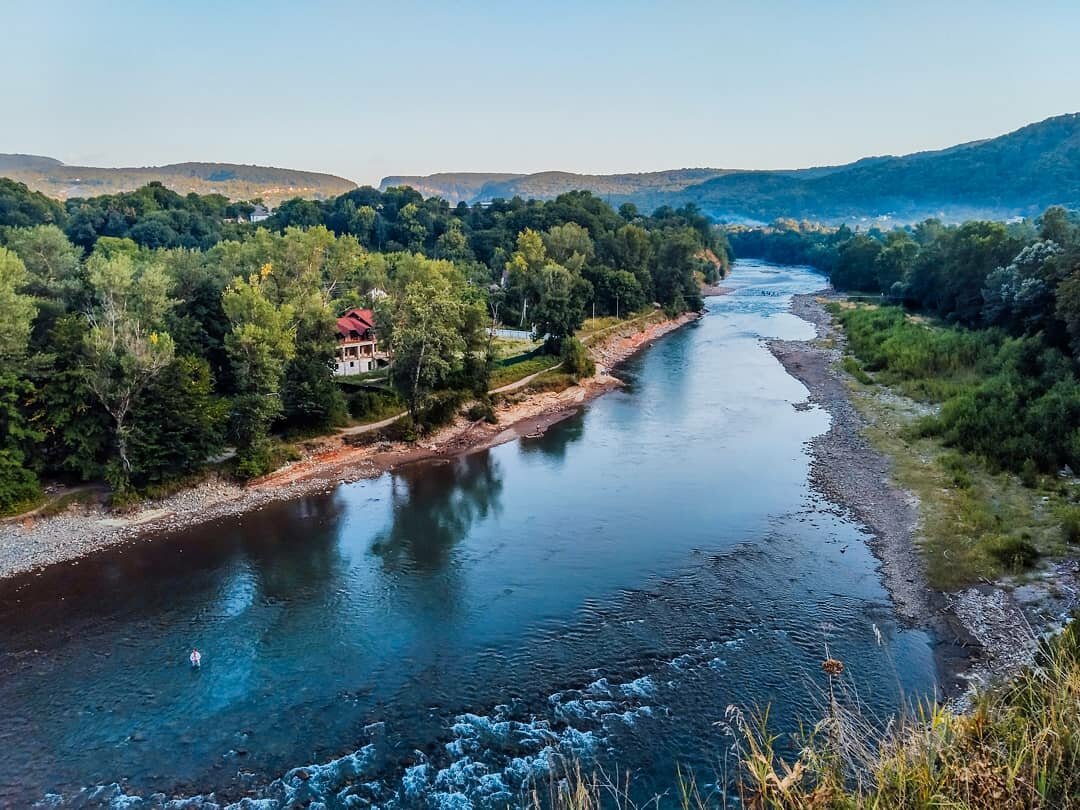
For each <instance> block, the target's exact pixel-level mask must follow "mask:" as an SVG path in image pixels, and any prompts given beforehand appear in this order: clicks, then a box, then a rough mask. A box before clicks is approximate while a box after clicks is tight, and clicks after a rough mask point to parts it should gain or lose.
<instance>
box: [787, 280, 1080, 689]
mask: <svg viewBox="0 0 1080 810" xmlns="http://www.w3.org/2000/svg"><path fill="white" fill-rule="evenodd" d="M830 298H837V299H839V298H840V296H838V295H837V294H836V293H834V292H832V291H822V292H819V293H815V294H811V295H799V296H795V297H794V299H793V300H792V306H791V311H792V313H793V314H795V315H797V316H798V317H800V318H802V319H804V320H806V321H809V322H810V323H812V324H813V325H814V327H815V329H816V332H817V336H816V338H815V339H813V340H809V341H785V340H774V341H770V342H769V348H770V350H771V351H772V353H773V354H774V355H775V356H776V358H777V359H778V360H780V362H781V363H782V364H783V365H784V368H785V369H787V371H788V372H789V373H790V374H792V375H793V376H794V377H796V378H797V379H799V380H800V381H802V383H803V384H804V385H805V386H806V387H807V388H808V389H809V391H810V398H811V400H812V401H813V402H815V403H816V404H818V405H819V406H820V407H822V408H824V409H825V410H827V411H828V412H829V414H830V416H831V417H832V422H831V425H830V428H829V430H828V432H827V433H825V434H823V435H821V436H818V437H817V438H815V439H813V440H812V441H811V443H810V450H811V455H812V460H811V481H812V483H813V485H814V486H815V488H817V489H818V490H819V491H820V492H822V493H823V494H825V495H826V496H827V497H828V498H829V499H830V500H832V501H834V502H835V503H837V504H839V505H841V506H843V507H844V508H846V509H848V510H849V511H850V513H851V514H852V516H853V517H854V518H855V519H856V520H858V521H859V522H861V523H863V524H864V525H865V526H866V527H867V529H869V530H870V532H871V533H872V534H873V540H872V541H871V543H870V546H871V549H872V551H873V552H874V554H875V556H877V558H878V559H879V560H880V561H881V571H882V578H883V580H884V583H885V587H886V588H887V589H888V591H889V593H890V595H891V596H892V598H893V601H894V603H895V605H896V609H897V612H898V613H899V615H900V617H901V618H902V619H903V620H904V621H906V622H909V623H911V624H912V625H915V626H921V627H925V628H927V629H928V630H929V631H930V632H931V633H932V635H933V636H934V638H935V639H936V642H937V646H936V648H935V656H936V658H937V662H938V671H939V676H940V679H941V684H942V689H943V692H944V694H945V696H946V697H950V698H957V699H959V698H961V697H962V696H963V695H964V694H966V693H967V692H968V691H969V688H970V687H971V686H972V685H977V684H980V683H984V682H986V681H988V680H992V679H997V678H1000V677H1003V676H1007V675H1009V674H1011V673H1012V672H1015V671H1016V669H1017V668H1019V667H1021V666H1023V665H1025V664H1027V663H1029V662H1030V661H1031V660H1032V654H1033V652H1034V650H1035V648H1036V643H1037V642H1036V639H1037V637H1038V635H1039V634H1040V633H1041V632H1043V631H1045V630H1047V629H1052V628H1053V627H1054V626H1055V624H1056V623H1058V622H1059V621H1060V617H1061V616H1062V615H1064V614H1065V613H1066V612H1067V610H1068V609H1069V607H1071V606H1074V605H1075V602H1076V598H1075V597H1076V594H1077V592H1078V591H1077V588H1075V587H1073V588H1071V589H1070V587H1069V586H1068V584H1067V583H1065V582H1064V580H1065V579H1069V578H1072V580H1073V583H1074V585H1075V584H1077V583H1076V573H1077V571H1076V566H1075V564H1073V563H1060V564H1056V565H1054V566H1051V567H1050V568H1048V569H1047V571H1046V572H1044V575H1043V576H1042V577H1041V579H1039V580H1038V581H1036V582H1035V583H1027V584H1024V585H1022V586H1018V585H1017V583H1013V582H1011V581H1002V582H997V583H982V584H980V585H979V586H977V587H972V588H968V589H965V590H962V591H957V592H953V593H946V592H942V591H938V590H936V589H934V588H931V587H930V586H929V585H928V584H927V579H926V574H925V569H924V566H923V561H922V557H921V554H920V551H919V549H918V545H917V533H918V527H919V501H918V499H917V498H916V497H915V496H914V495H913V494H912V493H910V492H907V491H905V490H903V489H902V488H900V487H899V486H898V485H897V484H896V483H895V481H894V480H893V477H892V472H891V471H892V462H891V460H890V459H889V458H888V457H887V456H885V455H883V454H882V453H880V452H878V451H877V450H876V449H875V448H874V447H872V446H871V445H870V443H869V442H868V441H867V439H866V438H865V435H864V432H863V431H864V428H865V427H866V425H867V422H866V420H865V419H864V418H863V416H862V415H861V414H860V413H859V411H858V410H857V409H856V408H855V406H854V404H853V402H852V396H851V392H850V389H849V388H848V384H847V374H846V373H845V372H844V371H842V370H841V369H840V365H839V364H840V360H841V357H842V352H843V347H844V335H843V332H842V330H840V329H839V328H838V327H837V326H836V325H835V324H834V323H833V318H832V316H831V315H830V314H829V312H828V311H827V310H826V309H825V306H824V303H825V302H826V301H827V300H829V299H830ZM1062 593H1064V594H1066V595H1068V594H1069V593H1071V594H1072V604H1071V605H1066V604H1065V602H1064V601H1063V600H1062V598H1061V594H1062ZM1066 601H1067V600H1066ZM957 705H962V702H959V703H958V704H957Z"/></svg>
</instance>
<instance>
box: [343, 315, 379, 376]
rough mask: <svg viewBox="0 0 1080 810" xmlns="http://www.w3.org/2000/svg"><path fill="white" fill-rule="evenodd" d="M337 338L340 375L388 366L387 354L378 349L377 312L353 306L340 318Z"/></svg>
mask: <svg viewBox="0 0 1080 810" xmlns="http://www.w3.org/2000/svg"><path fill="white" fill-rule="evenodd" d="M337 339H338V351H337V364H336V367H335V369H334V373H335V374H336V375H337V376H339V377H347V376H350V375H352V374H364V373H366V372H368V371H374V370H375V369H377V368H379V367H380V366H384V365H386V353H385V352H380V351H379V344H378V339H377V337H376V334H375V313H374V312H372V311H371V310H370V309H350V310H348V311H347V312H346V313H344V314H343V315H342V316H341V317H340V318H338V319H337Z"/></svg>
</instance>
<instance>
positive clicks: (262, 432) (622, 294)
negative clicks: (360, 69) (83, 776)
mask: <svg viewBox="0 0 1080 810" xmlns="http://www.w3.org/2000/svg"><path fill="white" fill-rule="evenodd" d="M244 206H245V204H244V203H230V202H229V201H227V200H226V199H225V198H223V197H220V196H218V195H212V196H207V197H200V196H198V195H195V194H189V195H186V196H181V195H178V194H176V193H174V192H172V191H169V190H168V189H166V188H164V187H163V186H161V185H158V184H151V185H148V186H145V187H143V188H141V189H138V190H137V191H134V192H130V193H124V194H114V195H106V196H102V197H95V198H88V199H75V200H68V201H67V202H66V203H64V204H60V203H57V202H56V201H54V200H51V199H49V198H47V197H45V196H43V195H41V194H39V193H36V192H32V191H30V190H29V189H27V188H26V186H24V185H22V184H19V183H15V182H12V181H10V180H3V179H0V357H2V360H3V362H2V366H0V369H2V370H0V443H2V444H0V512H2V511H12V510H14V509H17V508H19V507H20V506H21V505H24V504H28V503H32V502H34V501H35V499H36V498H38V497H39V492H40V481H42V480H46V479H65V480H72V481H77V480H88V479H97V478H100V477H104V478H105V479H106V480H107V481H108V483H109V484H110V485H111V487H112V488H113V490H114V493H115V494H116V495H117V496H132V495H133V494H134V493H137V492H139V491H145V490H146V488H148V487H155V486H159V485H160V484H162V483H163V482H168V481H172V480H176V479H179V478H183V477H185V476H188V475H190V474H192V473H193V472H195V471H198V470H199V469H201V468H202V467H203V466H204V465H205V464H206V462H207V460H208V459H210V458H212V457H214V456H215V455H217V454H219V453H220V452H221V450H222V448H223V447H225V446H226V445H227V444H229V445H234V446H235V447H236V448H237V455H236V460H235V471H236V473H237V474H238V475H240V476H242V477H252V476H256V475H260V474H262V473H264V472H266V471H267V470H269V469H271V468H272V467H273V466H274V465H275V464H276V463H277V461H278V458H277V457H276V455H275V454H276V452H277V450H276V444H275V439H274V436H275V434H277V433H280V432H281V431H308V432H318V431H321V430H326V429H328V428H330V427H332V426H333V425H335V424H340V423H341V422H342V420H344V419H345V418H346V416H347V412H348V410H349V409H350V408H351V407H352V406H353V404H354V401H353V400H351V399H349V398H348V397H347V393H348V392H347V391H344V390H343V387H344V386H343V385H342V384H341V383H339V381H338V380H336V379H335V378H334V377H333V375H332V368H333V360H334V356H335V351H336V332H335V318H336V316H337V315H338V314H340V313H341V312H342V311H343V310H345V309H347V308H349V307H353V306H361V305H362V306H371V307H374V309H375V312H376V324H377V329H378V332H379V338H380V341H381V344H382V345H383V346H384V347H386V348H388V349H389V350H390V353H391V370H390V374H389V379H390V382H391V384H392V389H393V390H394V391H395V392H396V396H397V397H399V399H400V401H401V402H402V403H403V404H404V406H406V407H407V408H408V410H409V411H410V416H411V419H412V420H413V424H415V425H416V427H417V429H418V430H422V429H423V428H424V426H425V425H426V424H430V421H431V419H432V416H431V414H432V413H433V412H436V411H439V410H440V409H441V410H445V409H446V407H447V405H446V403H447V402H448V401H449V402H451V403H454V402H460V401H462V400H461V398H460V397H459V398H456V399H455V398H450V399H447V398H446V397H443V396H441V395H442V394H444V393H446V392H467V393H468V395H469V396H471V397H473V398H476V399H479V400H484V399H485V398H486V396H487V389H488V376H489V374H490V373H491V366H492V356H491V351H490V344H491V341H490V340H489V339H488V330H487V327H488V326H490V325H491V324H492V323H493V322H495V321H498V322H501V323H504V324H507V325H513V326H524V327H528V328H531V329H532V330H533V331H534V333H535V334H536V335H537V336H538V337H542V338H544V339H545V341H546V348H547V350H548V351H550V352H553V353H562V354H563V356H564V357H565V358H567V364H568V366H569V367H571V368H573V367H574V366H575V365H576V363H577V361H578V359H579V358H580V356H581V354H582V350H581V347H580V344H579V343H578V342H577V341H576V340H575V339H573V335H574V333H575V332H576V330H577V329H578V328H579V327H580V326H581V324H582V322H583V319H584V318H585V315H586V313H587V312H589V313H592V312H595V313H596V314H597V315H613V314H619V315H622V316H628V315H630V314H632V313H634V312H635V311H640V310H641V309H642V308H645V307H650V306H651V305H652V304H653V303H654V302H655V303H657V304H658V305H660V306H662V307H663V308H665V309H666V310H667V311H669V312H671V313H676V312H682V311H686V310H690V309H696V308H699V307H700V306H701V303H702V302H701V295H700V281H701V280H702V279H707V280H715V279H716V278H717V277H718V275H720V274H722V273H723V272H724V271H725V269H726V266H727V264H726V263H727V261H728V251H727V246H726V242H725V241H724V237H723V235H722V234H719V233H718V232H717V231H716V230H715V229H714V228H712V227H711V226H710V224H709V222H708V221H707V220H706V219H705V218H704V217H703V216H701V215H700V214H699V213H698V212H697V211H696V210H695V209H693V208H692V207H688V208H684V209H679V210H673V209H659V210H657V211H655V212H654V213H653V214H651V215H643V214H640V213H639V212H638V211H637V210H636V209H635V208H634V207H633V206H623V207H622V208H621V209H620V210H619V211H615V210H614V209H612V208H611V207H610V206H609V205H607V204H606V203H604V202H602V201H600V200H599V199H597V198H595V197H593V196H592V195H591V194H589V193H587V192H585V193H582V192H576V193H571V194H565V195H562V196H560V197H558V198H557V199H555V200H552V201H548V202H525V201H523V200H520V199H514V200H508V201H496V202H494V203H492V204H490V205H484V206H472V207H470V206H468V205H458V206H456V207H451V206H449V205H448V204H447V203H446V202H444V201H442V200H439V199H424V198H423V197H422V196H421V195H420V194H418V193H416V192H415V191H412V190H411V189H390V190H388V191H385V192H379V191H376V190H374V189H371V188H361V189H356V190H354V191H351V192H349V193H347V194H344V195H342V196H340V197H336V198H334V199H331V200H326V201H322V202H314V201H310V200H303V199H295V200H291V201H289V202H286V203H284V204H283V205H281V206H280V207H279V209H278V210H277V211H276V212H275V214H274V215H273V216H272V217H271V218H270V219H269V220H267V221H265V222H263V223H260V224H259V226H254V225H250V224H247V223H246V222H243V221H240V222H237V221H235V220H236V218H237V216H238V215H239V216H240V217H241V219H242V218H243V216H244V214H245V208H244Z"/></svg>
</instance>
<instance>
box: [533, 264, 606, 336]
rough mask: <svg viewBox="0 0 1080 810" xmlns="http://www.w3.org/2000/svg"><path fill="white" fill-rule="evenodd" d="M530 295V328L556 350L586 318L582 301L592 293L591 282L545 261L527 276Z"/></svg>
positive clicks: (587, 298)
mask: <svg viewBox="0 0 1080 810" xmlns="http://www.w3.org/2000/svg"><path fill="white" fill-rule="evenodd" d="M527 289H528V295H529V298H530V299H532V300H535V302H536V304H535V306H534V308H533V309H532V310H530V312H531V315H532V323H533V332H534V333H535V334H536V335H537V337H542V336H546V338H547V343H548V350H549V351H550V352H551V353H553V354H558V353H559V352H560V351H561V349H562V341H563V339H564V338H567V337H570V336H571V335H573V334H574V332H576V331H577V330H578V329H579V328H580V327H581V324H582V321H584V319H585V302H586V301H588V300H589V297H590V296H591V295H592V285H591V284H589V282H588V281H586V280H585V279H583V278H582V277H581V276H579V275H577V274H575V273H572V272H570V271H569V270H567V269H566V268H565V267H562V266H560V265H558V264H553V263H549V264H546V265H544V267H543V268H541V269H540V271H539V272H536V273H532V274H531V275H530V276H529V283H528V288H527Z"/></svg>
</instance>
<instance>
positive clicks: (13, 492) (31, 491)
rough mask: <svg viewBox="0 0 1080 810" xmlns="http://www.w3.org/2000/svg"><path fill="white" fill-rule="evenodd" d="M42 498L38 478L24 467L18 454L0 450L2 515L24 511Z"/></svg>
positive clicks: (0, 502)
mask: <svg viewBox="0 0 1080 810" xmlns="http://www.w3.org/2000/svg"><path fill="white" fill-rule="evenodd" d="M40 498H41V487H40V486H38V481H37V477H36V476H35V475H34V474H33V473H32V472H30V470H28V469H26V468H25V467H23V466H22V464H21V463H20V460H19V458H18V457H17V454H16V453H14V452H12V451H10V450H0V514H11V513H15V512H19V511H22V508H23V507H24V506H30V505H31V504H33V503H34V502H35V501H37V500H38V499H40Z"/></svg>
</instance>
